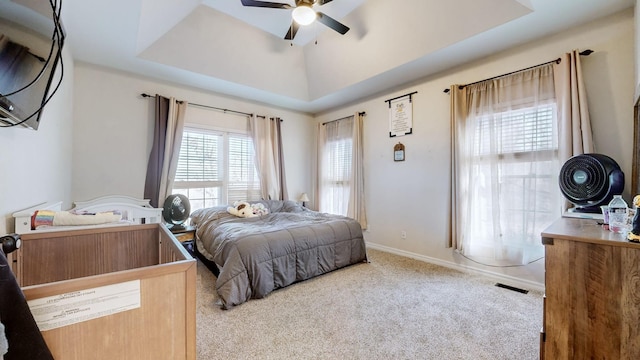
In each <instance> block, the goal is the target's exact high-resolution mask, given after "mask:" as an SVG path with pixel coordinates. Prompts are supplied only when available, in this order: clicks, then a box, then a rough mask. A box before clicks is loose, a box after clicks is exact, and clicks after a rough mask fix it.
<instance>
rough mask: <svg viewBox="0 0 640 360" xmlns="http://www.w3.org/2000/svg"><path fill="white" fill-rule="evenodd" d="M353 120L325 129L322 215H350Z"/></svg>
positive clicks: (321, 193) (341, 121)
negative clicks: (323, 213) (348, 211)
mask: <svg viewBox="0 0 640 360" xmlns="http://www.w3.org/2000/svg"><path fill="white" fill-rule="evenodd" d="M352 127H353V118H348V119H343V120H338V121H334V122H330V123H327V124H326V125H323V126H322V128H321V130H322V131H324V134H322V135H323V136H322V139H323V146H322V164H321V171H320V179H321V184H320V185H321V186H320V211H322V212H327V213H332V214H338V215H347V210H348V209H347V208H348V201H349V192H350V185H351V183H350V182H351V176H352V174H351V166H352V164H351V163H352V158H353V155H352V146H353V139H352V136H353V132H352Z"/></svg>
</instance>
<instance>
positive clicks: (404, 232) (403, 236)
mask: <svg viewBox="0 0 640 360" xmlns="http://www.w3.org/2000/svg"><path fill="white" fill-rule="evenodd" d="M400 238H401V239H406V238H407V232H406V231H404V230H402V231H401V232H400Z"/></svg>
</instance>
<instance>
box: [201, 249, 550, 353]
mask: <svg viewBox="0 0 640 360" xmlns="http://www.w3.org/2000/svg"><path fill="white" fill-rule="evenodd" d="M369 260H370V263H367V264H365V263H363V264H357V265H354V266H350V267H347V268H344V269H341V270H337V271H334V272H332V273H329V274H326V275H322V276H320V277H317V278H314V279H311V280H308V281H305V282H301V283H297V284H294V285H292V286H289V287H287V288H284V289H280V290H277V291H275V292H273V293H272V294H270V295H269V296H267V297H266V298H264V299H257V300H250V301H249V302H247V303H245V304H242V305H240V306H237V307H235V308H232V309H231V310H222V309H220V308H219V307H218V306H217V305H216V300H217V295H216V293H215V287H214V284H215V277H214V276H213V274H212V273H211V272H209V270H207V268H206V267H205V266H204V265H202V264H201V263H199V264H198V280H197V311H196V314H197V351H198V359H474V360H478V359H491V360H497V359H518V360H523V359H537V358H538V346H539V333H540V328H541V325H542V293H540V292H529V293H528V294H522V293H518V292H514V291H511V290H507V289H503V288H499V287H496V286H494V285H495V282H494V281H491V280H489V279H487V278H484V277H482V276H477V275H469V274H466V273H461V272H458V271H455V270H451V269H448V268H444V267H440V266H436V265H431V264H428V263H425V262H421V261H417V260H413V259H408V258H404V257H401V256H397V255H393V254H388V253H384V252H380V251H375V250H369Z"/></svg>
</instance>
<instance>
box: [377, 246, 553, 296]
mask: <svg viewBox="0 0 640 360" xmlns="http://www.w3.org/2000/svg"><path fill="white" fill-rule="evenodd" d="M367 247H368V248H371V249H375V250H380V251H384V252H388V253H391V254H395V255H399V256H404V257H408V258H411V259H416V260H419V261H424V262H427V263H430V264H434V265H440V266H444V267H447V268H450V269H454V270H458V271H462V272H467V273H472V274H479V275H484V276H487V277H489V278H492V279H494V280H496V281H498V282H501V283H505V284H506V285H510V286H515V287H517V288H521V289H525V290H536V291H541V292H544V284H541V283H538V282H535V281H530V280H523V279H520V278H517V277H515V276H509V275H505V274H499V273H495V272H493V271H488V270H483V269H478V268H475V267H472V266H468V265H464V264H457V263H454V262H450V261H445V260H442V259H436V258H433V257H429V256H425V255H420V254H416V253H412V252H409V251H404V250H398V249H394V248H391V247H388V246H384V245H379V244H372V243H367Z"/></svg>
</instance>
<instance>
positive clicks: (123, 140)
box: [71, 62, 315, 200]
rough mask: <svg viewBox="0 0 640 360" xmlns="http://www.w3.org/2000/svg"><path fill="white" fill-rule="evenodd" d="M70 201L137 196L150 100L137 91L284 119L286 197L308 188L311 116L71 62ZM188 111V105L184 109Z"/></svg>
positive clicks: (149, 127) (149, 135) (144, 167)
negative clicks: (73, 65) (72, 73)
mask: <svg viewBox="0 0 640 360" xmlns="http://www.w3.org/2000/svg"><path fill="white" fill-rule="evenodd" d="M75 71H76V76H75V85H74V86H75V92H76V98H75V103H74V104H75V108H74V113H75V120H74V125H73V126H74V131H75V133H76V134H77V135H76V136H75V137H74V139H73V164H74V165H73V177H72V189H73V190H72V194H71V195H72V198H73V200H87V199H91V198H95V197H98V196H103V195H109V194H122V195H129V196H135V197H142V196H143V194H144V182H145V176H146V172H147V162H148V158H149V152H150V151H151V145H152V134H153V130H154V126H153V114H154V101H153V99H149V98H142V97H141V96H140V94H141V93H147V94H151V95H154V94H156V93H157V94H160V95H163V96H167V97H169V96H173V97H175V98H177V99H180V100H186V101H188V102H191V103H197V104H202V105H209V106H215V107H220V108H225V109H231V110H236V111H242V112H247V113H255V114H260V115H267V116H277V117H280V118H282V119H284V122H283V124H282V129H283V139H284V142H283V147H284V152H285V167H286V170H287V183H288V184H287V185H288V190H289V196H290V197H291V198H297V197H298V196H299V195H300V193H302V192H310V190H311V165H310V164H309V161H308V159H309V157H310V154H311V152H312V146H311V144H310V143H309V141H308V139H310V138H313V126H314V125H315V123H314V122H313V119H312V118H311V117H310V116H307V115H303V114H300V113H296V112H292V111H288V110H282V109H277V108H273V107H268V106H265V105H262V104H255V103H251V102H248V101H243V100H241V99H235V98H229V97H223V96H220V95H214V94H210V93H205V92H203V91H199V90H195V89H191V88H187V87H182V86H178V85H174V84H170V83H163V82H159V81H156V80H152V79H149V78H145V77H140V76H137V75H134V74H130V73H124V72H119V71H115V70H110V69H107V68H103V67H98V66H95V65H89V64H86V63H79V62H78V63H76V68H75ZM187 111H188V110H187Z"/></svg>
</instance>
